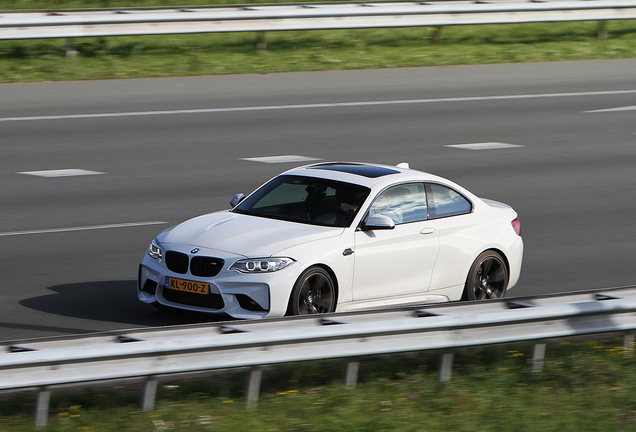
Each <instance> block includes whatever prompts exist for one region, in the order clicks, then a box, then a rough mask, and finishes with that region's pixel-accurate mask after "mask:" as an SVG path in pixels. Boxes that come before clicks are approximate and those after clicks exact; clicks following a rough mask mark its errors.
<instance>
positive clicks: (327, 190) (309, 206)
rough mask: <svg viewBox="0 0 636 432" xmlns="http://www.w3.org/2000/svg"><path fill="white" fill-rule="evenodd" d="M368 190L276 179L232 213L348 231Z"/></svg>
mask: <svg viewBox="0 0 636 432" xmlns="http://www.w3.org/2000/svg"><path fill="white" fill-rule="evenodd" d="M369 191H370V190H369V189H368V188H366V187H363V186H357V185H354V184H350V183H342V182H338V181H333V180H325V179H320V178H313V177H301V176H279V177H276V178H275V179H273V180H271V181H270V182H268V183H266V184H265V185H264V186H262V187H261V188H260V189H258V190H257V191H256V192H254V193H253V194H252V195H250V196H249V197H248V198H246V199H245V200H244V201H243V202H241V203H240V204H239V205H238V206H236V207H235V208H234V209H233V210H232V211H233V212H236V213H242V214H249V215H252V216H261V217H267V218H272V219H282V220H288V221H292V222H301V223H308V224H312V225H324V226H332V227H343V228H344V227H348V226H350V225H351V222H353V219H354V218H355V216H356V214H357V213H358V210H360V207H361V206H362V203H364V200H365V199H366V198H367V195H369Z"/></svg>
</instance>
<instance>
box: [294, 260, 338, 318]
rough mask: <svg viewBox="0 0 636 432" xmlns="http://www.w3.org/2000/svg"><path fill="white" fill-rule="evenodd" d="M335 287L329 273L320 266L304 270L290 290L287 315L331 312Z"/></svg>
mask: <svg viewBox="0 0 636 432" xmlns="http://www.w3.org/2000/svg"><path fill="white" fill-rule="evenodd" d="M335 309H336V289H335V284H334V281H333V279H332V277H331V275H330V274H329V273H328V272H327V271H326V270H325V269H323V268H321V267H310V268H308V269H307V270H305V271H304V272H303V273H302V274H301V275H300V277H299V278H298V280H297V281H296V283H295V284H294V289H293V290H292V294H291V298H290V299H289V308H288V311H287V312H288V315H310V314H319V313H328V312H333V311H334V310H335Z"/></svg>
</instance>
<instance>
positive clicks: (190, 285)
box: [166, 278, 210, 294]
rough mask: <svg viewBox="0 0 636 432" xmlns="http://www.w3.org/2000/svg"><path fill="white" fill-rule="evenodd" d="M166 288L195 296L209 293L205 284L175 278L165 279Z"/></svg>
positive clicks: (207, 285)
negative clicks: (194, 294)
mask: <svg viewBox="0 0 636 432" xmlns="http://www.w3.org/2000/svg"><path fill="white" fill-rule="evenodd" d="M166 288H168V289H173V290H177V291H185V292H191V293H196V294H209V293H210V284H209V283H207V282H194V281H189V280H184V279H177V278H166Z"/></svg>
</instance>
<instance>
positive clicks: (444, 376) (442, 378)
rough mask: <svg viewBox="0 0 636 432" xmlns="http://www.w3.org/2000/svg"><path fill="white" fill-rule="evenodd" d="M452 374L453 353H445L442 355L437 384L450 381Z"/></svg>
mask: <svg viewBox="0 0 636 432" xmlns="http://www.w3.org/2000/svg"><path fill="white" fill-rule="evenodd" d="M452 373H453V353H452V352H450V351H449V352H445V353H443V354H442V360H441V363H440V367H439V382H440V383H445V382H449V381H450V380H451V375H452Z"/></svg>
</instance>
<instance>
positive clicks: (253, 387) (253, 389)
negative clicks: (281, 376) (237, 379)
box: [247, 366, 263, 408]
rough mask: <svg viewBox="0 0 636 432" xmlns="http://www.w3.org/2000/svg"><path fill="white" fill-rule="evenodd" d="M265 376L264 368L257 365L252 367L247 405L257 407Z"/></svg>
mask: <svg viewBox="0 0 636 432" xmlns="http://www.w3.org/2000/svg"><path fill="white" fill-rule="evenodd" d="M262 377H263V368H262V367H261V366H256V367H253V368H251V369H250V377H249V381H248V384H247V407H248V408H256V406H257V405H258V396H259V393H260V391H261V378H262Z"/></svg>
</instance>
